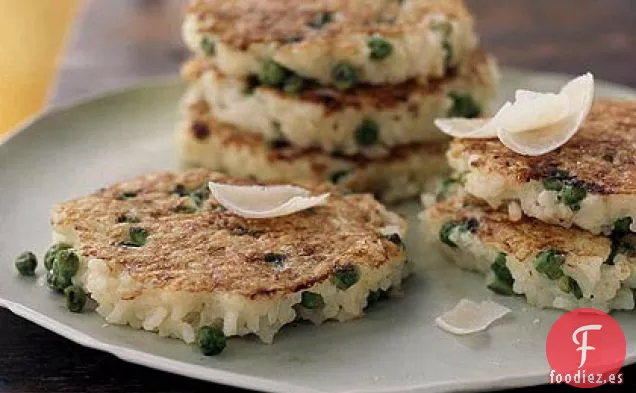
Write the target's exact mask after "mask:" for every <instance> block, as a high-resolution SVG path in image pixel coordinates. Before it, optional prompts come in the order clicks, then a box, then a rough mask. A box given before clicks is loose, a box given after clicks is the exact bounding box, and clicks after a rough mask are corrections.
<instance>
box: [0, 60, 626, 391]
mask: <svg viewBox="0 0 636 393" xmlns="http://www.w3.org/2000/svg"><path fill="white" fill-rule="evenodd" d="M501 74H502V75H509V76H517V75H521V76H523V75H526V76H527V75H528V74H530V75H532V76H533V77H536V78H541V79H565V78H571V77H572V75H570V74H566V73H557V72H544V71H532V70H528V69H522V68H514V67H501ZM597 83H602V84H603V85H605V86H608V87H611V88H615V89H617V90H621V91H624V92H626V93H629V94H633V95H634V96H635V97H636V88H634V87H631V86H627V85H621V84H618V83H614V82H607V81H604V80H597ZM179 84H183V82H182V81H181V80H180V78H179V76H178V75H177V74H166V75H159V76H156V77H151V78H144V79H143V80H141V81H137V82H134V83H130V84H128V85H125V86H121V87H117V88H114V89H108V90H104V91H100V92H97V93H94V94H88V95H84V96H80V97H77V98H75V99H73V100H69V101H68V102H65V103H64V104H60V105H51V106H46V107H45V108H44V109H42V110H40V111H38V112H36V113H34V114H32V115H30V116H29V117H27V118H26V119H24V120H23V121H22V122H20V123H19V124H18V125H17V126H15V127H14V128H13V129H11V130H10V131H8V132H7V133H5V134H4V135H2V137H0V146H2V145H4V144H6V143H7V142H8V141H10V140H11V139H13V138H14V137H16V136H17V135H18V134H20V133H22V132H23V131H26V130H27V129H29V128H31V127H32V126H33V125H34V124H36V123H39V122H42V121H46V119H47V118H49V117H50V116H54V115H58V114H61V113H63V112H65V111H68V110H72V109H75V108H77V107H80V106H82V105H85V104H89V103H95V102H96V101H100V100H104V99H110V98H114V97H117V96H119V95H125V94H130V93H132V92H134V91H138V90H144V89H149V88H162V87H164V88H165V87H171V86H176V85H179ZM0 307H2V308H5V309H7V310H9V311H11V312H12V313H13V314H15V315H17V316H19V317H21V318H24V319H26V320H28V321H30V322H32V323H35V324H36V325H38V326H40V327H42V328H44V329H47V330H49V331H51V332H53V333H55V334H58V335H60V336H62V337H64V338H66V339H68V340H70V341H72V342H74V343H76V344H79V345H82V346H84V347H87V348H91V349H94V350H98V351H101V352H105V353H109V354H111V355H113V356H115V357H117V358H118V359H120V360H122V361H125V362H129V363H134V364H138V365H141V366H145V367H149V368H152V369H156V370H160V371H163V372H168V373H171V374H176V375H181V376H185V377H189V378H194V379H198V380H202V381H206V382H211V383H217V384H221V385H226V386H234V387H239V388H243V389H250V390H257V391H266V392H272V393H286V392H289V391H294V392H299V393H325V392H326V391H322V390H315V389H313V388H309V387H307V386H302V385H297V384H293V383H286V382H279V381H275V380H273V379H268V378H264V377H256V376H252V375H248V374H243V373H236V372H233V371H228V370H220V369H217V368H213V367H206V366H201V365H196V364H192V363H186V362H183V361H178V360H174V359H171V358H169V357H166V356H160V355H154V354H151V353H148V352H144V351H142V350H137V349H132V348H126V347H124V346H121V345H115V344H108V343H105V342H103V341H101V340H100V339H99V338H97V337H94V336H91V335H89V334H86V333H84V332H82V331H80V330H78V329H75V328H72V327H70V326H68V325H66V324H64V323H63V322H59V321H57V320H55V319H53V318H50V317H48V316H46V315H45V314H42V313H40V312H38V311H36V310H33V309H31V308H29V307H27V306H24V305H22V304H20V303H17V302H15V301H11V300H8V299H5V298H3V297H2V294H1V293H0ZM633 363H636V354H633V355H632V356H628V357H627V358H626V360H625V363H624V366H626V365H629V364H633ZM545 383H547V379H546V376H545V374H539V373H536V374H518V375H513V376H505V377H498V378H495V379H493V378H482V379H470V380H467V381H464V382H459V383H458V382H455V381H452V380H445V381H438V382H435V383H427V384H419V385H414V386H409V387H406V388H401V387H397V388H388V389H387V388H372V389H349V390H343V391H341V393H415V392H424V391H426V392H444V391H449V390H453V391H466V390H469V389H470V390H485V389H505V388H512V387H520V386H531V385H537V384H545Z"/></svg>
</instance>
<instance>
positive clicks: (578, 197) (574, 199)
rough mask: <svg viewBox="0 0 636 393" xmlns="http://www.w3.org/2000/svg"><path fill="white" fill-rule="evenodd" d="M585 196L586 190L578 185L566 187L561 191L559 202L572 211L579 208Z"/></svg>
mask: <svg viewBox="0 0 636 393" xmlns="http://www.w3.org/2000/svg"><path fill="white" fill-rule="evenodd" d="M586 196H587V190H586V189H585V188H583V187H581V186H578V185H570V184H568V185H566V186H565V187H563V190H561V200H562V201H563V203H565V204H566V205H568V206H569V207H570V209H572V210H575V211H576V210H579V209H580V208H581V201H582V200H583V199H585V197H586Z"/></svg>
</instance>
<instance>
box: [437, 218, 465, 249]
mask: <svg viewBox="0 0 636 393" xmlns="http://www.w3.org/2000/svg"><path fill="white" fill-rule="evenodd" d="M459 225H460V224H459V223H458V222H457V221H448V222H445V223H444V225H442V228H441V229H440V230H439V240H440V241H441V242H442V243H444V244H446V245H447V246H449V247H451V248H457V244H456V243H455V242H454V241H452V240H451V239H450V235H451V233H452V232H453V231H454V230H455V228H457V227H459Z"/></svg>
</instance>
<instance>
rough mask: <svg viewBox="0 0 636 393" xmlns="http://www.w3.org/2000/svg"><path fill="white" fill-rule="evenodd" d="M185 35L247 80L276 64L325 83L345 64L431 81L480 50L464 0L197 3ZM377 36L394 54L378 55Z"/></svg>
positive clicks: (369, 78) (370, 78)
mask: <svg viewBox="0 0 636 393" xmlns="http://www.w3.org/2000/svg"><path fill="white" fill-rule="evenodd" d="M183 38H184V41H185V42H186V44H187V45H188V47H189V48H190V50H192V51H193V52H194V53H197V54H199V55H207V56H210V57H211V58H213V59H214V62H215V64H216V66H217V67H218V68H219V70H220V71H221V72H222V73H223V74H225V75H227V76H230V77H234V78H245V77H247V76H249V75H251V74H256V73H258V72H259V69H260V67H261V65H262V63H263V61H266V60H273V61H275V62H276V63H278V64H280V65H282V66H284V67H286V68H287V69H289V70H291V71H292V72H294V73H296V74H298V75H300V76H301V77H303V78H308V79H313V80H316V81H319V82H320V83H321V84H323V85H331V84H333V83H334V80H333V74H334V68H335V67H337V66H338V65H339V64H343V63H345V64H348V65H351V66H352V67H353V68H354V69H355V72H356V79H357V80H358V81H360V82H361V83H370V84H396V83H401V82H405V81H407V80H410V79H416V80H418V81H419V83H421V84H425V83H426V82H427V81H428V80H429V79H430V78H440V77H443V76H444V75H445V74H446V72H447V70H448V69H449V68H451V67H454V66H456V65H458V64H460V63H461V62H463V61H464V59H465V58H466V57H467V56H468V55H469V54H470V53H471V52H472V51H473V50H474V49H475V48H476V46H477V38H476V36H475V32H474V29H473V20H472V18H471V16H470V14H469V13H468V11H467V9H466V7H465V5H464V2H463V1H462V0H404V1H376V0H348V1H339V0H315V1H311V2H299V1H292V0H242V1H235V0H195V1H193V2H192V4H191V5H190V6H189V8H188V11H187V13H186V17H185V21H184V24H183ZM374 39H375V40H377V39H382V40H383V41H384V42H387V43H389V45H390V46H391V50H390V51H389V53H388V54H387V53H386V49H385V50H384V51H383V53H381V55H382V56H378V55H377V53H375V52H374V49H373V48H374V47H373V45H374V44H372V42H373V40H374ZM376 42H377V41H376ZM382 46H386V44H385V43H383V44H382Z"/></svg>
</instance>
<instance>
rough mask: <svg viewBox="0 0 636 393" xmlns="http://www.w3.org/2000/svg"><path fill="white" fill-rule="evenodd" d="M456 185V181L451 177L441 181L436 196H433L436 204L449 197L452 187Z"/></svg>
mask: <svg viewBox="0 0 636 393" xmlns="http://www.w3.org/2000/svg"><path fill="white" fill-rule="evenodd" d="M456 184H458V182H457V180H455V179H453V178H452V177H448V178H446V179H444V180H442V182H441V184H440V186H439V189H438V191H437V194H436V195H435V200H437V201H438V202H441V201H445V200H446V199H447V198H448V197H449V195H450V193H451V190H452V188H453V186H455V185H456Z"/></svg>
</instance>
